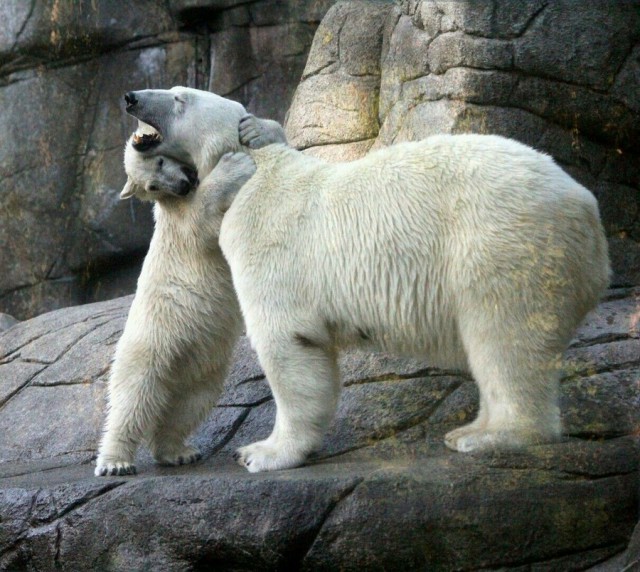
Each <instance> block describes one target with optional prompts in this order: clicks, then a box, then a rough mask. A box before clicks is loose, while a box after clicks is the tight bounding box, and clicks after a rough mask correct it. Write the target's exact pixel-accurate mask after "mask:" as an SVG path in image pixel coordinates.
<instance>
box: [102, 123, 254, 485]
mask: <svg viewBox="0 0 640 572" xmlns="http://www.w3.org/2000/svg"><path fill="white" fill-rule="evenodd" d="M236 129H237V128H236ZM158 143H159V139H157V137H156V136H155V135H148V134H144V135H139V134H134V136H132V138H131V139H130V140H129V141H128V143H127V146H126V150H125V170H126V172H127V175H128V180H127V183H126V185H125V187H124V189H123V191H122V193H121V195H120V196H121V198H129V197H131V196H137V197H138V198H140V199H142V200H153V201H155V203H156V204H155V207H154V217H155V230H154V234H153V238H152V240H151V244H150V247H149V252H148V254H147V256H146V258H145V261H144V264H143V267H142V272H141V274H140V278H139V279H138V288H137V290H136V295H135V297H134V300H133V303H132V305H131V310H130V312H129V316H128V318H127V323H126V326H125V329H124V332H123V334H122V337H121V338H120V341H119V342H118V345H117V348H116V354H115V359H114V362H113V366H112V370H111V376H110V379H109V389H108V391H109V412H108V417H107V422H106V426H105V432H104V435H103V438H102V442H101V444H100V449H99V453H98V459H97V462H96V469H95V474H96V475H97V476H105V475H125V474H134V473H135V472H136V468H135V465H134V458H135V453H136V450H137V447H138V445H139V444H140V443H141V442H142V441H145V442H146V443H147V444H148V446H149V448H150V449H151V452H152V454H153V456H154V458H155V459H156V460H157V461H158V462H160V463H162V464H168V465H178V464H186V463H191V462H194V461H195V460H197V459H199V458H200V453H199V451H197V450H196V449H195V448H193V447H191V446H189V445H187V444H186V443H185V439H186V437H187V436H188V435H189V434H190V433H191V432H192V431H193V430H194V429H195V428H196V427H197V426H198V425H199V424H200V422H201V421H202V420H203V419H204V417H205V416H206V415H207V414H208V413H209V411H210V410H211V408H212V407H213V406H214V404H215V402H216V400H217V398H218V396H219V394H220V392H221V390H222V386H223V382H224V378H225V376H226V372H227V367H228V363H229V361H230V359H231V355H232V351H233V346H234V344H235V341H236V339H237V338H238V337H239V335H240V331H241V327H242V319H241V316H240V310H239V308H238V303H237V301H236V297H235V294H234V291H233V287H232V283H231V275H230V271H229V267H228V265H227V263H226V262H225V260H224V258H223V256H222V252H221V251H220V247H219V246H218V235H219V230H220V223H221V221H222V217H223V215H224V211H225V210H226V209H227V208H228V206H229V205H230V204H231V200H232V198H233V196H234V195H235V193H236V192H237V191H238V189H239V188H240V187H241V186H242V185H243V184H244V182H245V181H246V180H247V179H248V178H249V177H251V175H252V174H253V172H254V170H255V167H254V165H253V162H252V160H251V159H250V158H249V157H248V156H247V155H245V154H243V153H234V154H231V153H229V154H226V155H223V157H222V158H221V159H220V161H219V162H218V164H217V166H216V167H215V168H214V169H213V171H211V173H210V174H209V175H208V176H207V177H206V178H205V179H204V180H203V181H202V183H201V184H200V185H199V186H198V179H197V174H196V171H195V170H194V169H193V168H192V167H190V166H188V165H185V164H182V163H180V162H178V161H175V160H173V159H171V158H170V157H167V156H162V155H155V154H154V153H153V149H154V148H155V147H156V145H157V144H158ZM196 186H197V188H195V187H196Z"/></svg>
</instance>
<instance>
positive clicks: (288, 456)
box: [233, 439, 305, 473]
mask: <svg viewBox="0 0 640 572" xmlns="http://www.w3.org/2000/svg"><path fill="white" fill-rule="evenodd" d="M287 449H288V448H287V447H282V446H276V445H274V444H273V443H271V442H270V441H269V440H268V439H266V440H265V441H258V442H257V443H253V444H252V445H247V446H246V447H240V449H238V450H237V451H236V452H235V454H234V455H233V458H234V459H235V460H236V462H237V463H238V464H239V465H241V466H243V467H245V468H246V469H247V470H248V471H249V472H250V473H259V472H261V471H278V470H281V469H293V468H294V467H298V466H299V465H301V464H302V463H303V462H304V459H305V455H302V456H301V455H296V454H293V453H292V452H291V450H290V448H289V452H288V453H285V451H287Z"/></svg>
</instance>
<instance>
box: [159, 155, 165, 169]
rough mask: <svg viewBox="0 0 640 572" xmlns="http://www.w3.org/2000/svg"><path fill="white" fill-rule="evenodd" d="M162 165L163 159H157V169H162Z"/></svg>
mask: <svg viewBox="0 0 640 572" xmlns="http://www.w3.org/2000/svg"><path fill="white" fill-rule="evenodd" d="M162 165H164V159H163V158H162V157H160V159H158V167H162Z"/></svg>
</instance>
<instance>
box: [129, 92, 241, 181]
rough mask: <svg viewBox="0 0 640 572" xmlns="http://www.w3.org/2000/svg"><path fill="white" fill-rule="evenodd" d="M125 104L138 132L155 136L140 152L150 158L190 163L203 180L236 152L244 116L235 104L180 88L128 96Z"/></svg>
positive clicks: (238, 105)
mask: <svg viewBox="0 0 640 572" xmlns="http://www.w3.org/2000/svg"><path fill="white" fill-rule="evenodd" d="M124 99H125V102H126V110H127V113H129V114H130V115H133V116H134V117H135V118H136V119H138V121H139V124H140V125H139V129H138V131H139V132H141V133H146V134H147V135H151V134H153V135H154V137H153V138H149V139H148V140H147V141H145V142H144V147H145V148H144V149H139V150H143V151H145V152H146V153H148V154H149V155H163V156H164V157H171V158H173V159H175V160H176V161H178V162H179V163H187V164H189V163H190V162H192V163H193V164H194V166H195V168H196V170H197V171H198V172H199V173H201V175H202V176H205V175H206V174H208V173H209V172H211V170H212V169H213V167H215V166H216V164H217V162H218V159H220V157H221V156H222V155H223V154H225V153H228V152H230V151H238V150H240V140H239V138H238V125H239V123H240V119H241V118H242V116H243V115H245V113H246V111H245V109H244V107H243V106H242V105H241V104H239V103H237V102H235V101H231V100H229V99H225V98H224V97H220V96H219V95H216V94H215V93H211V92H208V91H202V90H198V89H192V88H188V87H180V86H177V87H172V88H171V89H144V90H141V91H129V92H127V93H126V94H125V96H124Z"/></svg>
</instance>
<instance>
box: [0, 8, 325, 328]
mask: <svg viewBox="0 0 640 572" xmlns="http://www.w3.org/2000/svg"><path fill="white" fill-rule="evenodd" d="M332 3H333V0H314V1H311V2H298V1H296V0H278V1H277V0H262V1H258V2H251V3H246V2H241V1H238V0H217V1H216V0H209V1H203V0H200V1H198V0H171V1H164V0H141V1H136V2H128V1H125V0H116V1H113V0H78V1H76V2H67V1H64V2H61V1H58V0H32V1H27V0H10V1H7V2H3V4H2V8H1V12H2V17H3V25H2V26H1V28H2V29H1V30H0V107H1V109H2V112H1V113H0V133H2V134H3V137H2V139H1V140H0V244H2V248H1V249H0V269H1V270H2V272H0V311H2V312H5V313H9V314H12V315H14V316H15V317H18V318H25V317H29V316H33V315H36V314H39V313H41V312H43V311H47V310H51V309H54V308H59V307H63V306H69V305H73V304H78V303H82V302H87V301H94V300H102V299H108V298H112V297H114V296H117V295H121V294H124V293H129V292H132V291H133V288H134V287H135V280H136V278H137V274H138V271H139V265H140V262H141V260H142V257H143V256H144V254H145V252H146V249H147V245H148V242H149V238H150V236H151V232H152V224H153V223H152V218H151V213H150V208H149V206H148V205H143V204H141V203H139V202H126V203H122V204H121V203H120V202H119V201H118V193H119V191H120V190H121V188H122V186H123V184H124V180H125V177H124V171H123V168H122V149H123V146H124V141H125V139H126V137H127V136H128V135H129V134H130V132H131V131H132V130H133V128H134V126H135V123H134V122H133V121H132V120H130V119H129V118H127V117H126V116H125V114H124V112H123V109H122V106H121V100H122V94H123V93H124V92H125V91H127V90H129V89H132V88H136V89H140V88H150V87H171V86H172V85H178V84H182V85H189V86H192V87H198V88H201V89H209V90H212V91H215V92H217V93H220V94H221V95H225V96H228V97H231V98H234V99H237V100H239V101H241V102H242V103H244V104H245V105H247V106H248V108H249V109H250V110H251V111H253V112H255V113H257V114H259V115H263V116H267V117H272V118H275V119H278V120H280V121H283V120H284V117H285V113H286V111H287V109H288V107H289V103H290V101H291V98H292V96H293V91H294V90H295V87H296V85H297V83H298V81H299V78H300V75H301V72H302V69H303V67H304V64H305V61H306V57H307V52H308V50H309V47H310V44H311V41H312V38H313V34H314V31H315V29H316V27H317V25H318V22H319V21H320V19H321V18H322V16H323V14H324V12H326V10H327V9H328V8H329V6H330V5H331V4H332Z"/></svg>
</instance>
